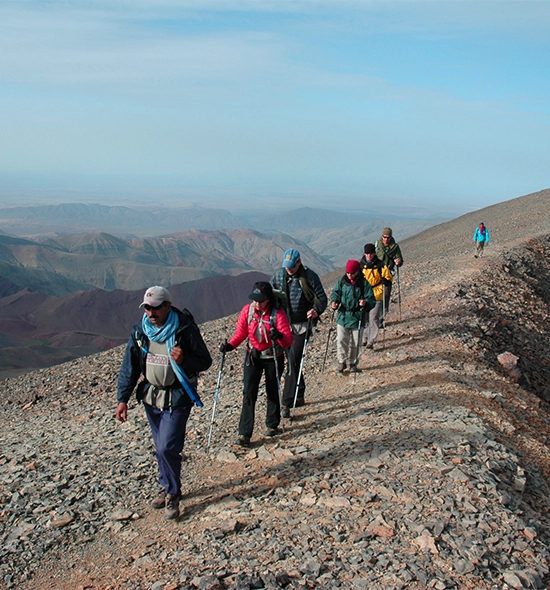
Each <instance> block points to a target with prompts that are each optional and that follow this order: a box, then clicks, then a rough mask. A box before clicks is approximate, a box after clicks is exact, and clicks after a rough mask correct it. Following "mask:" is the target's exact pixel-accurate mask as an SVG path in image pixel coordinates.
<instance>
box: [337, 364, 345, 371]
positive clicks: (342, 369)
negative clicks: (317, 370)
mask: <svg viewBox="0 0 550 590" xmlns="http://www.w3.org/2000/svg"><path fill="white" fill-rule="evenodd" d="M346 366H347V365H346V363H338V367H337V368H336V371H337V372H338V373H343V372H344V370H345V368H346Z"/></svg>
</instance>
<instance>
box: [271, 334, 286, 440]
mask: <svg viewBox="0 0 550 590" xmlns="http://www.w3.org/2000/svg"><path fill="white" fill-rule="evenodd" d="M273 362H274V363H275V379H277V394H278V396H279V414H280V420H281V428H282V430H283V432H284V431H285V421H284V419H283V399H282V397H281V381H280V380H279V364H278V362H277V354H276V351H275V342H273Z"/></svg>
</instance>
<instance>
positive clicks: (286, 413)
mask: <svg viewBox="0 0 550 590" xmlns="http://www.w3.org/2000/svg"><path fill="white" fill-rule="evenodd" d="M283 418H290V408H289V407H288V406H283Z"/></svg>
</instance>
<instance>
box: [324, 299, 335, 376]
mask: <svg viewBox="0 0 550 590" xmlns="http://www.w3.org/2000/svg"><path fill="white" fill-rule="evenodd" d="M335 313H336V310H335V309H333V310H332V315H331V316H330V326H329V328H328V336H327V346H326V348H325V358H324V359H323V368H322V369H321V372H322V373H324V371H325V364H326V362H327V354H328V344H329V342H330V333H331V332H332V324H333V322H334V314H335Z"/></svg>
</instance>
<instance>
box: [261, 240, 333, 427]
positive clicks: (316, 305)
mask: <svg viewBox="0 0 550 590" xmlns="http://www.w3.org/2000/svg"><path fill="white" fill-rule="evenodd" d="M271 284H272V285H273V288H274V289H278V290H279V291H283V292H284V293H286V296H287V301H288V309H287V311H288V315H289V318H290V324H291V327H292V333H293V335H294V342H293V344H292V346H291V347H290V349H289V358H288V369H287V374H286V377H285V386H284V390H283V417H284V418H288V417H289V416H290V408H292V407H293V406H294V397H295V396H296V388H298V395H297V396H296V407H300V406H303V405H304V404H305V398H304V394H305V390H306V383H305V380H304V375H303V370H302V373H301V374H300V383H299V385H298V374H299V373H300V364H301V362H302V356H303V354H304V344H305V342H306V338H308V337H309V336H310V335H311V332H312V330H313V326H314V325H315V324H316V323H317V318H318V317H319V316H320V315H321V314H322V313H323V311H325V309H326V307H327V303H328V301H327V295H326V293H325V290H324V288H323V285H322V284H321V279H319V275H317V273H315V272H313V271H312V270H311V269H310V268H307V267H305V266H304V265H303V264H302V260H301V258H300V252H298V250H295V249H293V248H291V249H289V250H286V252H285V253H284V255H283V265H282V269H281V271H280V272H277V273H275V274H274V275H273V277H271Z"/></svg>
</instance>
